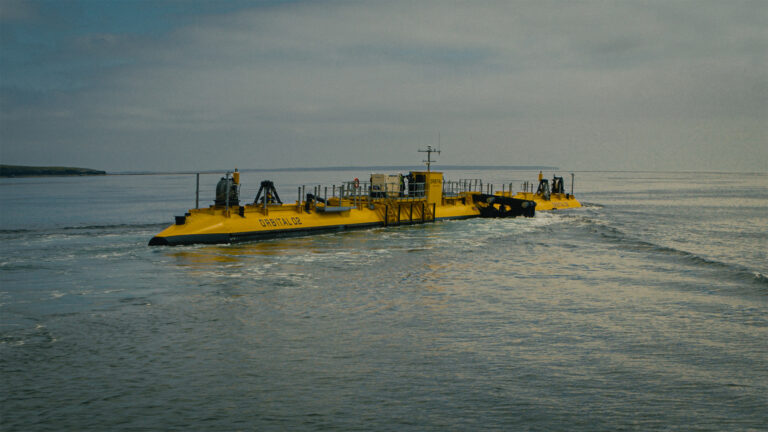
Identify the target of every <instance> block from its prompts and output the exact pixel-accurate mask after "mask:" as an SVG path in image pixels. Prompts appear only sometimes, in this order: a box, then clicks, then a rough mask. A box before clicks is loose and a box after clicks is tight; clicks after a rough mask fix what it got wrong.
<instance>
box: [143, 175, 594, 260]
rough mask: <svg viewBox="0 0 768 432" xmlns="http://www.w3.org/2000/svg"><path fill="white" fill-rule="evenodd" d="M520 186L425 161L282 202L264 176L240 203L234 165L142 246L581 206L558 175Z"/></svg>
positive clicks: (531, 213)
mask: <svg viewBox="0 0 768 432" xmlns="http://www.w3.org/2000/svg"><path fill="white" fill-rule="evenodd" d="M197 178H198V185H199V175H198V177H197ZM523 186H524V190H523V191H522V192H518V193H516V194H513V193H512V191H511V185H510V188H509V190H506V185H504V186H502V190H501V191H495V192H494V186H493V185H490V184H488V183H484V182H483V181H482V180H479V179H465V180H458V181H445V180H444V178H443V173H442V172H439V171H431V170H430V169H429V167H428V169H427V171H411V172H409V173H408V174H407V175H401V174H397V175H387V174H372V175H371V176H370V178H369V179H368V181H364V182H361V181H360V180H359V179H357V178H355V179H354V180H352V181H347V182H343V183H341V184H339V185H333V186H331V187H330V189H329V187H327V186H314V187H312V188H311V189H309V190H307V188H306V186H302V187H299V188H298V193H297V195H298V196H297V200H296V201H294V202H290V203H288V202H283V201H282V200H281V199H280V195H279V194H278V192H277V189H276V187H275V185H274V183H272V182H271V181H269V180H265V181H262V182H261V185H260V187H259V190H258V192H257V194H256V198H255V199H254V200H253V202H252V203H247V204H241V203H240V173H239V172H237V170H235V172H234V173H227V175H226V176H225V177H223V178H222V179H221V180H220V181H219V182H218V184H217V185H216V198H215V200H214V204H213V205H211V206H209V207H207V208H200V207H199V205H198V204H197V203H198V202H199V200H198V199H196V205H195V208H194V209H191V210H189V211H188V212H187V213H186V214H185V215H184V216H176V222H175V224H173V225H171V226H169V227H168V228H166V229H164V230H163V231H161V232H160V233H158V234H157V235H156V236H154V237H153V238H152V239H151V240H150V241H149V245H150V246H158V245H170V246H174V245H185V244H194V243H235V242H243V241H252V240H260V239H266V238H275V237H282V236H295V235H306V234H311V233H318V232H328V231H338V230H345V229H354V228H368V227H380V226H385V227H386V226H391V225H409V224H423V223H431V222H435V221H439V220H443V219H463V218H472V217H516V216H527V217H533V216H534V215H535V211H536V210H555V209H565V208H575V207H581V204H580V203H579V202H578V201H577V200H576V198H575V197H574V196H573V194H572V193H570V194H567V193H564V191H563V183H562V178H560V177H555V178H554V179H553V182H552V188H551V189H550V187H549V182H548V181H547V180H541V181H539V187H538V189H537V190H536V192H534V191H533V187H532V185H530V184H527V183H524V185H523ZM529 189H530V190H529ZM329 192H330V193H329ZM198 196H199V187H198Z"/></svg>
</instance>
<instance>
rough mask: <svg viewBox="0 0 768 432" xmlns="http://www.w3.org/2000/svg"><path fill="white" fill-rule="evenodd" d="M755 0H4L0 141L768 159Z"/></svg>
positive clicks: (72, 154) (177, 156) (164, 162)
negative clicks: (432, 148) (431, 148)
mask: <svg viewBox="0 0 768 432" xmlns="http://www.w3.org/2000/svg"><path fill="white" fill-rule="evenodd" d="M766 23H768V1H751V2H750V1H731V0H729V1H720V0H718V1H703V0H697V1H677V2H675V1H670V0H663V1H542V0H535V1H498V2H492V1H471V2H470V1H467V2H458V1H446V0H436V1H431V0H419V1H411V0H406V1H397V0H394V1H392V0H388V1H368V2H366V1H323V0H314V1H247V2H245V1H227V2H219V1H213V0H210V1H198V0H185V1H175V2H169V1H165V2H161V1H150V0H143V1H138V0H137V1H128V0H126V1H96V0H93V1H83V0H67V1H58V0H57V1H11V0H1V1H0V37H1V40H0V104H1V105H0V107H1V108H2V112H1V114H0V139H1V140H2V141H1V143H0V144H1V152H0V161H2V163H5V164H26V165H67V166H83V167H91V168H98V169H106V170H108V171H112V172H114V171H128V170H130V171H134V170H171V171H178V170H204V169H226V168H232V167H235V166H237V167H239V168H270V167H311V166H339V165H390V164H407V165H413V164H416V163H418V162H420V160H421V159H422V157H423V155H421V154H418V153H416V150H417V149H418V148H422V147H424V146H426V145H436V144H437V141H438V133H439V134H440V137H441V145H442V150H443V153H442V155H440V158H439V160H440V162H441V163H443V164H450V165H461V164H489V165H550V166H559V167H561V168H563V169H572V170H601V169H628V170H677V169H679V170H716V171H763V172H764V171H768V24H766Z"/></svg>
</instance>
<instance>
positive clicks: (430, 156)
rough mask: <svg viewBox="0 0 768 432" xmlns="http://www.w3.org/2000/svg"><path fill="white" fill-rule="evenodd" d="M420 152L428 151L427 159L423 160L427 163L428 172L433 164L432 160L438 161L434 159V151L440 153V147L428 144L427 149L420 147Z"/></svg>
mask: <svg viewBox="0 0 768 432" xmlns="http://www.w3.org/2000/svg"><path fill="white" fill-rule="evenodd" d="M438 141H439V134H438ZM419 152H420V153H426V154H427V160H425V161H422V162H424V163H426V164H427V172H429V170H430V165H432V162H437V161H434V160H432V153H438V154H439V153H440V150H439V149H434V148H432V146H430V145H428V146H427V149H426V150H421V149H419Z"/></svg>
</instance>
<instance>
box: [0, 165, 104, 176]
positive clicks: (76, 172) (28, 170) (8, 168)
mask: <svg viewBox="0 0 768 432" xmlns="http://www.w3.org/2000/svg"><path fill="white" fill-rule="evenodd" d="M106 174H107V172H106V171H99V170H94V169H90V168H75V167H36V166H24V165H0V177H38V176H85V175H106Z"/></svg>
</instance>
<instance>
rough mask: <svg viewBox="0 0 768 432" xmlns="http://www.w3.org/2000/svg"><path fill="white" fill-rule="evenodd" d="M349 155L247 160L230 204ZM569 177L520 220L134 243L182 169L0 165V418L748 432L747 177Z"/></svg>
mask: <svg viewBox="0 0 768 432" xmlns="http://www.w3.org/2000/svg"><path fill="white" fill-rule="evenodd" d="M368 174H369V173H367V172H356V171H354V170H350V171H340V172H329V171H314V172H313V171H306V172H281V171H274V172H246V173H243V174H242V176H241V178H242V181H243V183H244V186H243V200H244V201H247V200H248V199H250V200H253V196H255V194H256V191H257V189H258V186H259V181H261V180H262V179H267V178H268V179H271V180H273V181H275V183H276V185H277V186H278V190H279V193H280V194H281V198H282V199H283V201H284V202H293V201H295V200H296V199H297V195H298V187H299V186H301V185H302V184H305V185H307V187H308V188H309V187H310V186H311V185H314V184H332V183H335V184H340V183H341V182H342V181H350V180H352V179H353V178H354V177H359V178H361V179H364V178H365V177H366V176H367V175H368ZM536 174H537V173H536V172H516V171H498V170H497V171H492V170H477V171H458V170H454V171H447V172H446V178H448V179H451V180H458V179H466V178H483V179H485V181H486V182H491V183H494V184H495V185H496V189H500V188H501V184H502V183H504V184H506V185H508V183H509V182H510V181H514V182H515V183H514V187H515V188H519V186H520V183H521V182H522V181H523V180H533V179H535V177H536ZM564 174H566V176H565V177H566V182H568V183H569V182H570V176H569V175H567V174H568V173H564ZM218 179H219V175H202V176H201V190H202V193H201V206H207V205H209V204H210V201H212V198H213V191H214V187H215V184H216V182H217V181H218ZM505 187H508V186H505ZM566 187H567V188H568V189H570V185H569V184H568V185H567V186H566ZM575 191H576V194H577V196H578V198H579V199H580V200H581V201H582V202H583V203H584V205H585V207H584V208H582V209H575V210H568V211H560V212H550V213H544V212H540V213H537V215H536V217H535V218H517V219H472V220H461V221H444V222H437V223H430V224H426V225H419V226H408V227H405V226H403V227H390V228H374V229H366V230H358V231H347V232H337V233H329V234H322V235H314V236H306V237H297V238H289V239H277V240H268V241H260V242H253V243H244V244H232V245H194V246H183V247H148V246H147V242H148V241H149V239H150V238H151V237H152V236H153V235H154V234H156V233H157V232H159V231H160V230H162V229H163V228H164V227H165V226H167V225H169V224H171V223H172V222H173V216H174V215H181V214H183V213H184V212H185V211H186V210H187V209H188V208H190V207H193V206H194V199H195V177H194V175H110V176H105V177H59V178H24V179H2V180H0V217H1V219H0V221H1V222H2V224H1V226H0V230H1V231H0V242H1V244H2V249H0V374H1V375H0V377H1V380H2V381H1V382H0V429H2V430H3V431H36V430H54V431H62V430H77V431H83V430H97V431H103V430H179V431H188V430H217V431H231V430H322V429H329V430H439V431H442V430H478V429H481V430H489V429H490V430H540V431H556V430H584V431H593V430H713V431H720V430H744V431H749V430H766V429H768V396H766V395H768V257H767V256H766V251H767V250H768V175H767V174H723V173H623V172H582V173H577V174H576V184H575Z"/></svg>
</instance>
